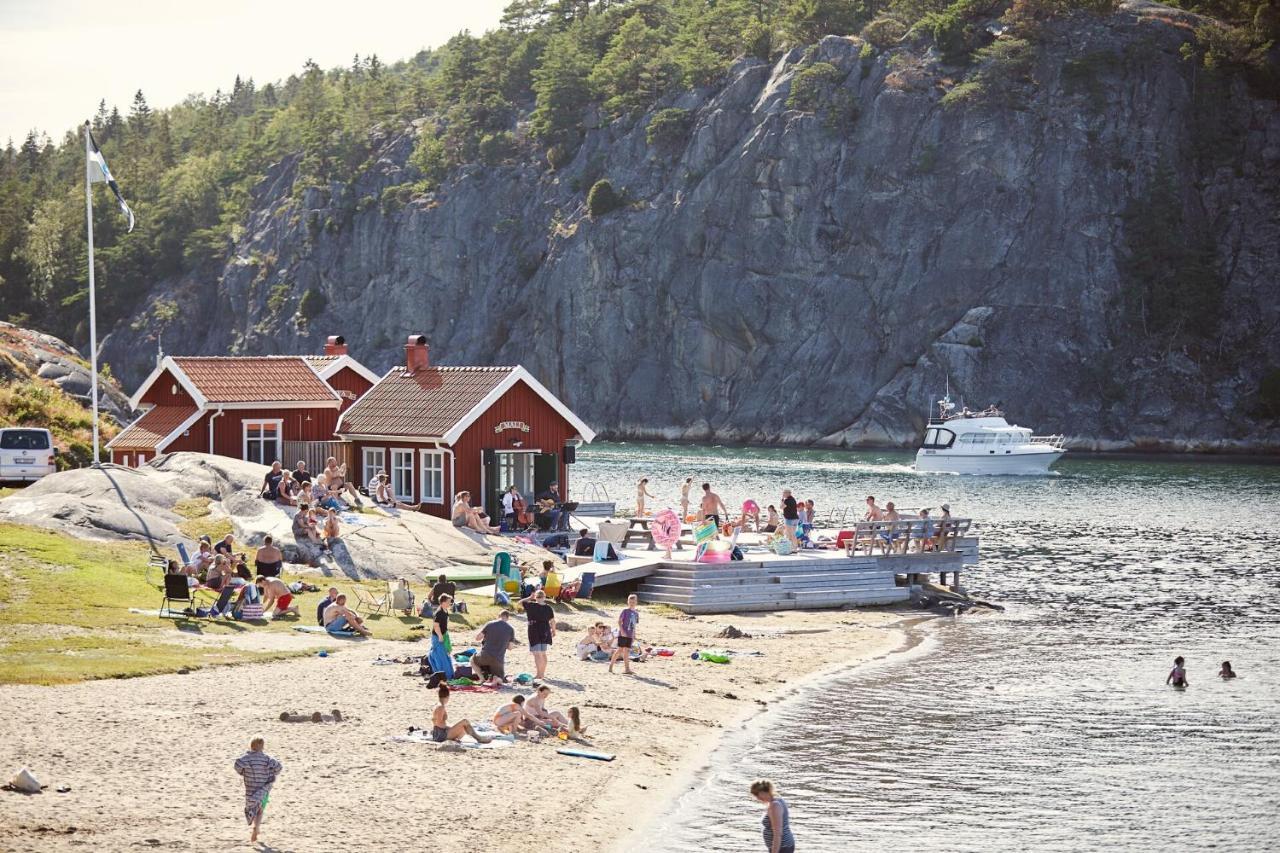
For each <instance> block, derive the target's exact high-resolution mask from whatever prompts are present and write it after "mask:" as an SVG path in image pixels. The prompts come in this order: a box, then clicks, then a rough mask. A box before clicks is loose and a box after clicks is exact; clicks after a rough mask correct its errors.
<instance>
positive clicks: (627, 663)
mask: <svg viewBox="0 0 1280 853" xmlns="http://www.w3.org/2000/svg"><path fill="white" fill-rule="evenodd" d="M639 602H640V599H639V598H637V597H636V595H635V593H632V594H631V595H628V596H627V606H626V609H625V610H623V611H622V612H621V613H619V614H618V648H617V649H615V650H614V652H613V655H612V656H611V657H610V658H609V671H610V672H613V665H614V664H615V663H617V661H618V658H619V657H621V658H622V671H623V672H624V673H626V674H627V675H630V674H631V646H632V645H633V644H634V643H635V641H636V626H637V625H639V624H640V611H639V610H637V609H636V604H638V603H639Z"/></svg>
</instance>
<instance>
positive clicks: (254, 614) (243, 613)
mask: <svg viewBox="0 0 1280 853" xmlns="http://www.w3.org/2000/svg"><path fill="white" fill-rule="evenodd" d="M262 614H263V610H262V602H261V601H253V602H245V603H244V605H243V606H242V607H241V608H240V618H241V619H261V618H262Z"/></svg>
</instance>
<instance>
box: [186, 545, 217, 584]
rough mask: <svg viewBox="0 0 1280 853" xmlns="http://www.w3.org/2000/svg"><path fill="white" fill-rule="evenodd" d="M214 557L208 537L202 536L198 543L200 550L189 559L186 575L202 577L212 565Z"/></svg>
mask: <svg viewBox="0 0 1280 853" xmlns="http://www.w3.org/2000/svg"><path fill="white" fill-rule="evenodd" d="M215 556H216V555H215V554H214V553H213V548H212V547H211V546H210V545H209V537H207V536H202V537H201V541H200V550H198V551H196V554H195V556H194V557H192V558H191V562H190V563H188V564H187V574H189V575H203V574H204V573H206V572H208V571H209V568H210V567H211V566H212V565H213V558H214V557H215Z"/></svg>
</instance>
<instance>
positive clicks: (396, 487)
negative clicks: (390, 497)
mask: <svg viewBox="0 0 1280 853" xmlns="http://www.w3.org/2000/svg"><path fill="white" fill-rule="evenodd" d="M390 473H391V491H392V493H393V494H394V495H395V496H396V500H398V501H405V502H406V503H413V451H412V450H411V449H406V448H403V447H401V448H396V447H393V448H391V472H390Z"/></svg>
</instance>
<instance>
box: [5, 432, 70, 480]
mask: <svg viewBox="0 0 1280 853" xmlns="http://www.w3.org/2000/svg"><path fill="white" fill-rule="evenodd" d="M57 456H58V451H57V448H55V447H54V446H53V436H52V435H51V434H50V433H49V431H48V430H47V429H37V428H33V427H5V428H4V429H0V482H4V483H31V482H34V481H36V480H39V479H40V478H41V477H43V476H45V475H46V474H52V473H53V472H54V471H56V470H58V466H57V464H56V461H55V460H56V458H57Z"/></svg>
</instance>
